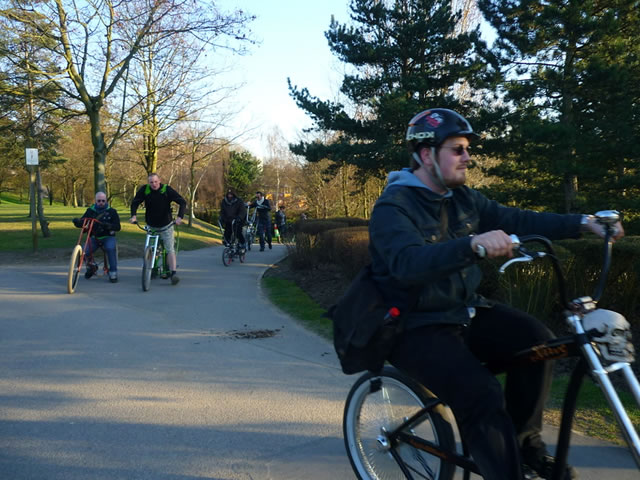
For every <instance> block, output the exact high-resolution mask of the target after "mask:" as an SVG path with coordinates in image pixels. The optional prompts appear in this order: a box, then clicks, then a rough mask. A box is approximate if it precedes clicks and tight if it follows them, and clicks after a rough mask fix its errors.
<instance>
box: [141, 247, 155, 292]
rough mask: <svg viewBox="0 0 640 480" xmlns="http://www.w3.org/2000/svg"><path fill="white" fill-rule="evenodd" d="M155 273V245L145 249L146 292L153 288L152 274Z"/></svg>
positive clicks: (144, 282)
mask: <svg viewBox="0 0 640 480" xmlns="http://www.w3.org/2000/svg"><path fill="white" fill-rule="evenodd" d="M152 274H153V247H147V248H145V249H144V255H143V256H142V290H143V291H144V292H146V291H148V290H149V289H150V288H151V275H152Z"/></svg>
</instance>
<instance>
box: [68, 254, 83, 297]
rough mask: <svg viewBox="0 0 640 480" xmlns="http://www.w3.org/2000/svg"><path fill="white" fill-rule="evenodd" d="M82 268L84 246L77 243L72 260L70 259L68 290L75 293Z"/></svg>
mask: <svg viewBox="0 0 640 480" xmlns="http://www.w3.org/2000/svg"><path fill="white" fill-rule="evenodd" d="M81 268H82V247H81V246H80V245H76V246H75V247H74V249H73V251H72V252H71V261H69V275H68V277H67V292H68V293H73V292H75V290H76V285H77V284H78V276H79V275H80V269H81Z"/></svg>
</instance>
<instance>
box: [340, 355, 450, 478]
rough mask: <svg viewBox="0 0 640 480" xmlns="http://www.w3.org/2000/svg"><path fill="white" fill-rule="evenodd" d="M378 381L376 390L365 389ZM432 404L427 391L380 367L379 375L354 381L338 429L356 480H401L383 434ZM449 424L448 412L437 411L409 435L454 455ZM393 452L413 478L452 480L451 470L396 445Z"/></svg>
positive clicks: (440, 408) (425, 455) (435, 459)
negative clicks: (341, 430) (340, 429)
mask: <svg viewBox="0 0 640 480" xmlns="http://www.w3.org/2000/svg"><path fill="white" fill-rule="evenodd" d="M378 380H380V382H381V383H380V388H379V389H374V388H371V386H372V381H376V382H377V381H378ZM432 398H434V395H433V394H432V393H431V392H429V390H427V389H426V388H424V387H423V386H421V385H420V384H418V383H417V382H415V381H413V380H411V379H410V378H408V377H407V376H405V375H403V374H401V373H400V372H399V371H398V370H396V369H395V368H393V367H385V368H384V369H383V371H382V373H381V374H380V375H376V374H373V373H371V372H369V373H365V374H364V375H362V376H361V377H360V378H359V379H358V380H357V381H356V383H355V384H354V385H353V387H351V390H350V391H349V395H348V396H347V400H346V402H345V408H344V416H343V421H342V429H343V435H344V442H345V447H346V449H347V455H348V457H349V462H350V463H351V467H352V468H353V471H354V472H355V473H356V476H357V478H359V479H360V480H382V479H384V480H391V479H398V480H399V479H404V478H406V477H405V475H404V474H403V472H402V471H401V470H400V468H399V466H398V464H397V461H396V460H395V459H394V457H393V456H392V455H391V453H390V449H389V446H388V445H387V444H385V441H384V440H385V438H384V431H385V430H386V431H391V430H393V428H395V427H396V426H397V425H398V424H399V423H400V422H402V421H404V420H405V419H407V418H409V417H410V416H411V415H413V414H415V413H416V412H417V411H418V410H419V409H420V408H422V407H423V406H424V405H425V404H426V402H428V401H429V400H430V399H432ZM452 422H453V419H452V416H451V414H450V412H449V410H448V409H447V408H446V407H444V406H442V405H438V406H437V407H436V408H434V409H433V410H432V411H431V412H430V413H429V414H428V415H427V416H426V417H425V419H424V421H422V422H421V423H419V424H417V425H415V426H414V427H412V428H411V430H410V432H412V433H415V434H417V435H418V436H420V437H421V438H424V439H426V440H429V441H432V442H434V443H436V444H438V445H440V446H441V447H442V448H444V449H447V450H450V451H454V452H455V451H456V442H455V436H454V431H453V427H452ZM395 450H396V452H397V453H398V455H399V457H400V458H401V459H402V462H403V463H404V465H405V466H406V467H407V468H408V469H409V471H411V472H412V473H414V474H415V476H416V478H427V479H433V480H451V479H452V478H453V475H454V472H455V465H453V464H450V463H447V462H445V461H443V460H442V459H440V458H438V457H436V456H433V455H430V454H428V453H427V452H424V451H422V450H418V449H416V448H414V447H412V446H410V445H408V444H406V443H402V444H399V445H397V446H396V447H395Z"/></svg>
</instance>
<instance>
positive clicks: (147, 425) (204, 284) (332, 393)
mask: <svg viewBox="0 0 640 480" xmlns="http://www.w3.org/2000/svg"><path fill="white" fill-rule="evenodd" d="M285 253H286V252H285V249H284V247H282V246H279V245H277V246H276V245H274V249H273V250H272V251H269V250H267V251H265V252H258V251H256V250H254V251H251V252H249V253H248V254H247V262H246V263H244V264H239V263H234V264H233V265H231V266H230V267H224V266H223V265H222V262H221V259H220V256H221V248H220V247H214V248H209V249H204V250H198V251H193V252H182V253H181V254H180V259H179V263H180V277H181V279H182V281H181V282H180V284H179V285H177V286H175V287H172V286H170V285H169V283H168V281H165V280H159V279H158V280H154V281H153V283H152V288H151V290H150V291H149V292H142V290H141V288H140V271H141V269H140V260H124V261H122V262H121V265H120V268H119V274H120V282H119V283H117V284H115V285H112V284H109V283H108V281H107V280H106V279H105V278H104V277H99V278H93V279H91V280H89V281H87V280H85V279H84V278H81V279H80V281H79V285H78V288H77V291H76V293H75V294H73V295H68V294H67V293H66V267H65V266H43V267H33V266H16V267H3V268H2V276H0V306H1V308H0V479H2V480H5V479H6V480H102V479H104V480H107V479H108V480H116V479H123V480H132V479H136V480H138V479H140V480H142V479H149V480H195V479H210V480H211V479H216V480H218V479H229V480H231V479H234V480H235V479H239V480H245V479H251V480H262V479H265V480H266V479H274V480H279V479H282V480H300V479H305V480H325V479H326V480H336V479H349V478H353V474H352V473H351V469H350V467H349V463H348V460H347V458H346V455H345V453H344V449H343V444H342V433H341V417H342V408H343V402H344V399H345V396H346V393H347V391H348V389H349V387H350V384H351V383H352V381H353V380H354V378H353V377H347V376H344V375H342V373H341V372H340V370H339V367H338V365H337V362H336V360H335V357H334V354H333V350H332V347H331V345H330V343H329V342H327V341H326V340H324V339H322V338H320V337H318V336H316V335H314V334H312V333H309V332H308V331H306V330H304V329H303V328H301V327H299V326H298V325H297V324H296V323H295V322H294V321H292V320H291V319H290V318H288V317H287V316H286V315H284V314H283V313H281V312H280V311H278V310H277V309H276V308H275V307H273V306H272V305H271V304H270V303H269V302H268V301H267V300H266V299H265V297H264V295H263V293H262V292H261V290H260V286H259V280H260V276H261V274H262V273H263V272H264V270H265V269H266V268H267V267H268V266H269V265H271V264H273V263H274V262H276V261H277V260H278V259H279V258H281V257H282V256H283V255H285ZM265 330H266V331H271V332H273V333H274V335H273V336H272V337H269V338H238V337H243V336H248V337H251V336H252V335H251V332H255V331H265ZM576 440H577V443H576V446H574V447H573V449H572V458H571V460H572V461H573V463H574V464H576V466H577V467H578V468H579V470H580V472H581V478H582V479H596V478H598V479H600V478H615V479H631V478H634V479H638V478H640V475H639V474H638V471H637V470H636V469H635V467H634V465H633V461H632V460H631V457H630V455H629V454H628V453H627V452H626V451H625V450H624V449H621V448H615V447H612V446H609V445H606V444H600V443H599V442H593V441H592V440H590V439H585V438H583V437H579V436H578V437H576Z"/></svg>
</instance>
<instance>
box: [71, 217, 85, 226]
mask: <svg viewBox="0 0 640 480" xmlns="http://www.w3.org/2000/svg"><path fill="white" fill-rule="evenodd" d="M71 221H72V222H73V224H74V225H75V226H76V227H78V228H82V223H83V221H82V219H81V218H74V219H73V220H71Z"/></svg>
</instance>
